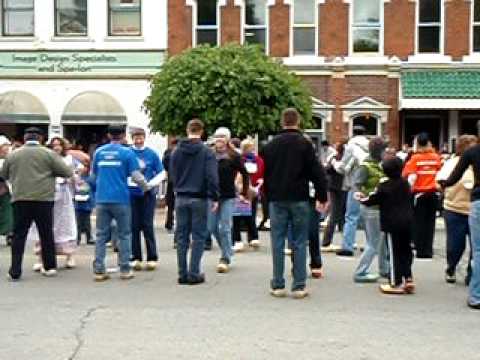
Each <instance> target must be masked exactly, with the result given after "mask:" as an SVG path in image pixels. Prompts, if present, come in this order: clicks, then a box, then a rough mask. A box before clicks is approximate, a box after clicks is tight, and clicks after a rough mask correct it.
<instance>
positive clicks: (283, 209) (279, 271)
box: [269, 201, 289, 290]
mask: <svg viewBox="0 0 480 360" xmlns="http://www.w3.org/2000/svg"><path fill="white" fill-rule="evenodd" d="M269 212H270V222H271V231H270V238H271V242H272V262H273V279H272V280H271V282H270V287H271V288H272V289H273V290H276V289H284V288H285V278H284V268H285V255H284V254H283V249H284V247H285V239H286V237H287V227H288V222H289V215H288V214H289V212H288V207H287V205H286V204H285V203H283V202H276V201H273V202H270V209H269Z"/></svg>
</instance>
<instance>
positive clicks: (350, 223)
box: [342, 191, 360, 252]
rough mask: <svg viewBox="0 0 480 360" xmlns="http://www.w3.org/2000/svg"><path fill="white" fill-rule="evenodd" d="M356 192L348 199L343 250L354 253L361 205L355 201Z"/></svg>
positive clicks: (349, 193) (349, 194)
mask: <svg viewBox="0 0 480 360" xmlns="http://www.w3.org/2000/svg"><path fill="white" fill-rule="evenodd" d="M353 194H354V192H353V191H349V192H348V197H347V212H346V214H345V227H344V229H343V242H342V250H346V251H351V252H353V244H354V243H355V236H356V233H357V225H358V220H359V218H360V203H359V202H358V201H357V200H355V199H354V197H353Z"/></svg>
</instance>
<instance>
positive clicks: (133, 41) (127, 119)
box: [0, 0, 167, 150]
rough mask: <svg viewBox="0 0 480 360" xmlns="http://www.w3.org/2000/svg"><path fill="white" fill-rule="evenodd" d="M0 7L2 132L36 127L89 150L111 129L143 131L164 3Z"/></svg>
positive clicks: (35, 2)
mask: <svg viewBox="0 0 480 360" xmlns="http://www.w3.org/2000/svg"><path fill="white" fill-rule="evenodd" d="M0 3H1V4H0V5H1V8H0V28H1V32H0V133H5V134H7V135H9V136H11V137H20V136H21V134H22V133H23V130H24V128H25V127H27V126H32V125H36V126H39V127H42V128H43V129H44V130H45V131H47V132H48V133H49V136H54V135H62V136H65V137H66V138H68V139H70V140H72V141H75V142H78V143H80V144H82V145H83V146H84V147H92V145H95V144H98V143H100V142H102V138H103V137H104V136H105V131H106V128H107V126H108V125H109V124H123V125H127V126H140V127H143V128H145V129H148V123H149V119H148V117H147V115H146V114H145V112H144V111H143V110H142V104H143V101H144V100H145V98H146V97H147V96H148V94H149V80H150V78H151V76H152V75H153V74H154V73H156V72H157V71H159V70H160V69H161V65H162V63H163V61H164V58H165V53H166V49H167V4H166V2H165V1H158V0H95V1H91V0H90V1H87V0H2V1H0ZM149 141H150V145H153V146H155V147H156V148H157V149H159V150H160V149H161V148H163V147H164V145H165V144H164V142H165V141H164V139H163V138H162V137H160V136H151V137H149Z"/></svg>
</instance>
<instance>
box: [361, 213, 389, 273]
mask: <svg viewBox="0 0 480 360" xmlns="http://www.w3.org/2000/svg"><path fill="white" fill-rule="evenodd" d="M360 209H361V210H360V211H361V214H362V217H363V219H364V221H365V233H366V238H367V243H366V246H365V250H364V252H363V254H362V256H361V258H360V263H359V264H358V266H357V269H356V270H355V276H364V275H367V274H368V270H369V268H370V266H371V265H372V262H373V260H374V259H375V256H377V255H378V269H379V272H380V274H382V275H383V274H388V273H389V266H388V260H387V251H386V241H385V239H384V237H383V234H382V231H381V229H380V210H378V209H374V208H368V207H366V206H363V205H362V206H361V208H360Z"/></svg>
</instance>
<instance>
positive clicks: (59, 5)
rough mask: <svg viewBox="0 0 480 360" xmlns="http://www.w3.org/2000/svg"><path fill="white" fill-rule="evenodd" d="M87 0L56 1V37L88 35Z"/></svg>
mask: <svg viewBox="0 0 480 360" xmlns="http://www.w3.org/2000/svg"><path fill="white" fill-rule="evenodd" d="M87 29H88V27H87V0H56V1H55V35H56V36H72V35H73V36H86V35H87Z"/></svg>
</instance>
